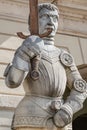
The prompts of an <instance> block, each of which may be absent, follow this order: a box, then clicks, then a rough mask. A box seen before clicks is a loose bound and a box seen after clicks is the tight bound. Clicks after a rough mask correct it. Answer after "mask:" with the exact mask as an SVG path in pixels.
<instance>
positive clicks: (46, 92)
mask: <svg viewBox="0 0 87 130" xmlns="http://www.w3.org/2000/svg"><path fill="white" fill-rule="evenodd" d="M38 10H39V33H40V34H43V33H44V32H46V31H47V28H51V29H52V32H51V33H50V34H49V35H48V36H47V37H44V38H40V37H39V36H36V35H31V36H29V37H28V38H27V39H25V40H24V41H23V44H22V45H21V46H20V47H19V48H18V49H17V50H16V52H15V55H14V58H13V61H12V63H11V64H9V65H8V67H7V68H6V70H5V77H6V78H5V82H6V84H7V86H8V87H10V88H16V87H18V86H19V85H20V84H21V83H23V84H24V89H25V96H24V98H23V100H22V101H21V102H20V103H19V104H18V106H17V108H16V110H15V113H14V117H13V121H12V130H66V129H67V125H68V124H69V123H71V122H72V118H73V114H74V113H76V112H77V111H79V110H80V109H81V108H82V107H83V102H84V100H85V99H86V97H87V83H86V81H84V80H83V79H82V77H81V75H80V73H79V72H78V70H77V67H76V65H75V63H74V59H73V57H72V55H71V54H69V53H68V52H67V51H65V50H63V49H59V48H57V47H55V46H54V36H55V34H56V32H57V29H58V19H59V12H58V9H57V7H56V6H55V5H53V4H50V3H43V4H39V5H38ZM35 57H38V58H37V59H39V65H38V72H39V75H38V76H39V77H38V79H36V80H35V79H33V78H32V76H31V70H32V61H33V60H32V59H34V60H35ZM66 85H68V86H69V87H70V88H71V92H70V95H69V96H68V97H67V99H66V100H64V99H63V95H64V92H65V89H66Z"/></svg>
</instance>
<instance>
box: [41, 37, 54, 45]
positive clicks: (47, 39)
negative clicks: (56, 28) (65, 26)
mask: <svg viewBox="0 0 87 130" xmlns="http://www.w3.org/2000/svg"><path fill="white" fill-rule="evenodd" d="M43 40H44V44H45V45H54V37H44V38H43Z"/></svg>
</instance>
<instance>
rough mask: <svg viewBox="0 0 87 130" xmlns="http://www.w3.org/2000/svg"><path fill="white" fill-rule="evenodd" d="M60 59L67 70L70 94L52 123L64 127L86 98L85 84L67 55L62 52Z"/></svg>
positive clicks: (86, 87)
mask: <svg viewBox="0 0 87 130" xmlns="http://www.w3.org/2000/svg"><path fill="white" fill-rule="evenodd" d="M60 59H61V63H63V65H64V66H65V67H66V68H67V83H68V85H69V87H70V88H71V92H70V95H69V96H68V97H67V100H66V101H65V103H64V104H63V106H62V107H61V109H60V110H59V111H58V112H57V113H56V114H55V116H54V123H55V125H56V126H58V127H64V126H66V125H67V124H69V123H70V122H71V121H72V117H73V114H74V113H76V112H77V111H79V110H80V109H81V108H82V107H83V102H84V101H85V99H86V97H87V83H86V81H85V80H83V79H82V77H81V75H80V73H79V71H78V69H77V67H76V65H75V63H74V60H73V57H72V56H71V55H70V54H69V53H67V52H63V53H62V54H61V56H60Z"/></svg>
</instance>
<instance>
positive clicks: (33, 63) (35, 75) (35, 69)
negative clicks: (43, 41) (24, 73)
mask: <svg viewBox="0 0 87 130" xmlns="http://www.w3.org/2000/svg"><path fill="white" fill-rule="evenodd" d="M51 32H52V29H50V28H48V29H47V32H46V33H44V34H39V37H40V38H43V37H47V36H48V35H49V34H50V33H51ZM17 35H18V37H20V38H22V39H26V38H28V37H29V36H30V35H24V34H23V33H22V32H18V33H17ZM39 61H40V57H38V56H36V57H34V58H33V59H31V67H32V70H31V78H32V79H33V80H37V79H38V78H39V71H38V66H39Z"/></svg>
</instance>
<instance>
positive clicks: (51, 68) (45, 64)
mask: <svg viewBox="0 0 87 130" xmlns="http://www.w3.org/2000/svg"><path fill="white" fill-rule="evenodd" d="M59 55H60V53H59V52H58V51H48V52H47V51H45V52H44V53H43V54H42V57H41V61H40V64H39V73H40V76H39V79H38V80H36V81H33V80H32V79H31V78H29V79H28V80H29V88H30V91H31V93H35V94H41V95H44V96H61V95H62V94H63V93H64V91H65V87H66V72H65V68H64V66H63V65H62V63H61V62H60V58H59Z"/></svg>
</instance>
